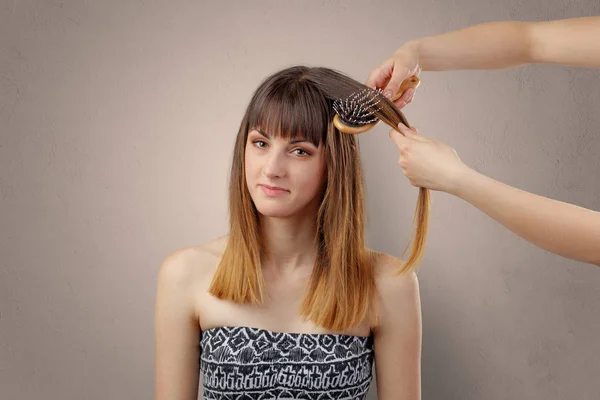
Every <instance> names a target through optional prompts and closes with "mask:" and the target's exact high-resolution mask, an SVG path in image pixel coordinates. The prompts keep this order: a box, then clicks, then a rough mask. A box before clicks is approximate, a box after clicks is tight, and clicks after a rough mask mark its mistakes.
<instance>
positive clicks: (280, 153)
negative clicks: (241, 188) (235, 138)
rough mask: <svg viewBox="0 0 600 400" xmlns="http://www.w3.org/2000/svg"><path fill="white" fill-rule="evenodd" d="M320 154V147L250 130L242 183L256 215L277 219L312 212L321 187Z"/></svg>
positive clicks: (322, 175)
mask: <svg viewBox="0 0 600 400" xmlns="http://www.w3.org/2000/svg"><path fill="white" fill-rule="evenodd" d="M324 153H325V152H324V151H323V146H322V144H321V145H319V146H318V147H317V146H315V145H313V144H312V143H310V142H309V141H304V140H301V139H284V138H282V137H276V136H275V135H273V134H271V133H269V132H261V131H258V130H256V129H253V130H251V131H250V132H249V134H248V140H247V141H246V150H245V169H246V182H247V185H248V191H249V192H250V196H251V197H252V200H253V201H254V204H255V206H256V208H257V210H258V212H259V213H261V214H262V215H264V216H268V217H278V218H285V217H291V216H294V215H297V214H300V213H305V212H307V211H308V212H316V211H317V209H318V207H319V204H320V200H321V194H322V190H323V188H324V183H325V169H326V168H325V154H324Z"/></svg>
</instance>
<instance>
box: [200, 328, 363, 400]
mask: <svg viewBox="0 0 600 400" xmlns="http://www.w3.org/2000/svg"><path fill="white" fill-rule="evenodd" d="M200 349H201V352H200V369H201V371H202V375H203V392H204V399H206V400H213V399H219V400H221V399H231V400H242V399H244V400H255V399H261V400H263V399H264V400H266V399H304V400H313V399H319V400H321V399H328V400H333V399H335V400H342V399H344V400H363V399H365V397H366V394H367V392H368V390H369V387H370V384H371V380H372V366H373V356H374V352H373V338H372V336H368V337H367V336H352V335H341V334H304V333H283V332H273V331H269V330H266V329H260V328H250V327H219V328H211V329H207V330H205V331H203V332H202V337H201V339H200Z"/></svg>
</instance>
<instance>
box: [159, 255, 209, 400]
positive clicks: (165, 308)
mask: <svg viewBox="0 0 600 400" xmlns="http://www.w3.org/2000/svg"><path fill="white" fill-rule="evenodd" d="M190 274H191V272H190V268H188V266H187V265H186V263H185V256H184V255H182V254H181V252H179V253H174V254H173V255H171V256H169V257H167V258H166V259H165V261H164V262H163V264H162V265H161V267H160V270H159V273H158V284H157V295H156V306H155V317H154V318H155V321H154V324H155V354H156V358H155V363H156V367H155V397H154V398H155V400H196V399H197V397H198V381H199V373H200V371H199V364H198V357H199V344H198V341H199V337H200V328H199V323H198V320H197V318H196V316H195V313H194V310H193V307H192V304H193V303H192V301H191V290H190V289H191V285H190V282H192V281H193V279H191V276H190Z"/></svg>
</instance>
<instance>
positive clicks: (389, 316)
mask: <svg viewBox="0 0 600 400" xmlns="http://www.w3.org/2000/svg"><path fill="white" fill-rule="evenodd" d="M389 258H392V257H389ZM400 267H401V263H400V261H399V260H396V261H395V262H389V263H387V265H386V266H385V267H384V271H383V272H382V273H381V276H380V277H379V283H378V290H379V300H380V308H379V312H380V315H379V317H380V321H379V325H378V326H377V328H376V329H374V338H375V339H374V340H375V369H376V371H375V372H376V374H377V398H378V399H379V400H392V399H394V400H395V399H403V400H420V399H421V331H422V326H421V302H420V297H419V283H418V280H417V276H416V275H415V274H414V273H405V274H402V275H399V276H394V273H395V271H397V270H399V269H400Z"/></svg>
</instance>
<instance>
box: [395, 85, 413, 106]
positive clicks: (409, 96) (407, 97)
mask: <svg viewBox="0 0 600 400" xmlns="http://www.w3.org/2000/svg"><path fill="white" fill-rule="evenodd" d="M414 93H415V89H414V88H409V89H407V90H406V92H404V93H402V96H400V99H399V100H401V101H403V102H404V103H405V104H408V103H410V100H411V99H412V97H413V94H414Z"/></svg>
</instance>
